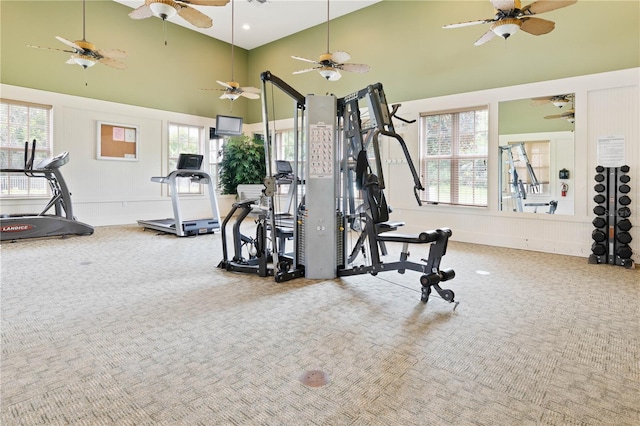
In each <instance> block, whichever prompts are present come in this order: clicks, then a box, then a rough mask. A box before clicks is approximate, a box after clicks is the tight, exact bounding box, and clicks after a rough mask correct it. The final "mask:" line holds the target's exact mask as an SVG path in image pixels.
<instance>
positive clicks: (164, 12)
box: [149, 0, 178, 21]
mask: <svg viewBox="0 0 640 426" xmlns="http://www.w3.org/2000/svg"><path fill="white" fill-rule="evenodd" d="M174 4H175V3H174V2H173V1H171V0H156V1H154V2H153V3H151V4H150V5H149V8H150V9H151V12H152V13H153V14H154V15H155V16H157V17H158V18H160V19H162V20H163V21H166V20H167V19H171V18H173V17H174V16H176V14H177V13H178V10H177V9H176V8H175V7H174Z"/></svg>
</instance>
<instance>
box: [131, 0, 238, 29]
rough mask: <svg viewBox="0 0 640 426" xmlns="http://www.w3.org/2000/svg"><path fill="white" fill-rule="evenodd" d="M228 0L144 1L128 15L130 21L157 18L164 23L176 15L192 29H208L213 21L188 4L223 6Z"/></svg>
mask: <svg viewBox="0 0 640 426" xmlns="http://www.w3.org/2000/svg"><path fill="white" fill-rule="evenodd" d="M227 3H229V0H176V1H174V0H145V1H144V4H143V5H142V6H140V7H138V8H137V9H134V11H133V12H131V13H129V16H130V17H131V19H145V18H151V17H152V16H157V17H158V18H160V19H162V20H163V21H166V20H167V19H171V18H173V17H174V16H175V15H176V14H178V15H179V16H180V17H181V18H183V19H184V20H185V21H187V22H189V23H190V24H191V25H193V26H194V27H198V28H210V27H211V26H213V21H212V20H211V18H209V17H208V16H207V15H205V14H204V13H202V12H200V11H199V10H197V9H194V8H193V7H190V6H189V4H192V5H197V6H224V5H226V4H227Z"/></svg>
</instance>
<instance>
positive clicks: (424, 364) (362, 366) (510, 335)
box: [0, 226, 640, 426]
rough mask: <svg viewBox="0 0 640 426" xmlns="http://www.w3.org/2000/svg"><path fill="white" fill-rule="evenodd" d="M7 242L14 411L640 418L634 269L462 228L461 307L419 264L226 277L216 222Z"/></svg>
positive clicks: (204, 419)
mask: <svg viewBox="0 0 640 426" xmlns="http://www.w3.org/2000/svg"><path fill="white" fill-rule="evenodd" d="M453 238H455V230H454V237H453ZM0 247H1V250H0V254H1V267H2V291H1V314H2V317H1V320H2V322H1V328H2V357H1V399H2V404H1V409H2V414H1V417H0V421H1V423H2V424H3V425H6V426H9V425H36V424H53V425H65V424H72V425H101V424H105V425H110V424H114V425H155V424H163V425H220V424H230V425H634V426H636V425H639V424H640V273H639V272H638V270H637V269H635V270H629V269H624V268H622V267H616V266H609V265H589V264H588V263H587V259H586V258H577V257H569V256H559V255H552V254H545V253H537V252H529V251H521V250H511V249H502V248H496V247H490V246H479V245H472V244H464V243H458V242H450V243H449V249H448V252H447V255H446V256H445V257H444V258H443V261H442V268H443V269H447V268H454V269H455V271H456V278H455V279H454V280H452V281H449V282H447V283H445V284H446V285H443V287H446V288H450V289H452V290H453V291H454V292H455V293H456V300H459V301H460V305H459V306H458V307H457V309H456V310H453V306H454V305H453V304H449V303H446V302H445V301H444V300H442V299H439V298H437V297H434V296H433V295H432V297H431V299H430V301H429V302H428V303H427V304H426V305H425V304H423V303H421V302H420V284H419V274H417V273H415V272H411V271H408V272H407V273H406V274H404V275H400V274H398V273H396V272H385V273H381V274H379V275H377V276H375V277H374V276H371V275H361V276H354V277H348V278H342V279H335V280H308V279H298V280H294V281H289V282H285V283H280V284H278V283H275V282H274V281H273V280H272V279H268V278H259V277H255V276H250V275H246V274H235V273H230V272H226V271H223V270H220V269H217V268H216V265H217V264H218V262H219V261H220V260H221V259H222V254H221V253H222V250H221V243H220V234H215V235H205V236H199V237H195V238H177V237H174V236H170V235H156V234H155V233H153V232H149V231H143V230H142V229H141V228H139V227H135V226H119V227H101V228H98V229H96V232H95V234H94V235H93V236H88V237H73V238H68V239H49V240H41V241H26V240H25V241H20V242H17V243H6V242H5V243H2V245H1V246H0ZM389 248H390V251H391V252H392V253H397V250H398V247H396V246H395V245H394V244H389ZM427 250H428V247H426V246H416V247H415V248H413V249H412V253H411V259H412V260H417V259H420V258H421V257H426V256H427ZM390 257H391V256H390ZM389 260H395V257H392V258H391V259H389ZM316 370H317V371H319V372H321V374H325V375H326V377H327V378H328V383H327V384H326V385H324V386H309V385H305V384H303V383H302V380H303V379H304V378H305V377H308V376H309V374H315V373H314V371H316Z"/></svg>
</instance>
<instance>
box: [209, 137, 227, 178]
mask: <svg viewBox="0 0 640 426" xmlns="http://www.w3.org/2000/svg"><path fill="white" fill-rule="evenodd" d="M223 149H224V138H223V137H215V138H213V139H209V159H208V164H207V171H208V172H209V174H210V175H211V177H212V178H213V181H214V187H215V188H217V187H218V172H219V171H220V163H221V162H222V152H223V151H222V150H223Z"/></svg>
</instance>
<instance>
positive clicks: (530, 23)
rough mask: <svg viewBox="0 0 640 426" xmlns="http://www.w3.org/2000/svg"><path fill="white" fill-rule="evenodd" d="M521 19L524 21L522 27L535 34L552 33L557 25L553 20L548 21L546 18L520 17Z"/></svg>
mask: <svg viewBox="0 0 640 426" xmlns="http://www.w3.org/2000/svg"><path fill="white" fill-rule="evenodd" d="M520 21H522V25H521V26H520V29H521V30H522V31H524V32H527V33H529V34H533V35H542V34H547V33H550V32H551V31H553V29H554V28H555V27H556V24H555V23H554V22H553V21H547V20H546V19H540V18H529V17H524V18H520Z"/></svg>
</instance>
